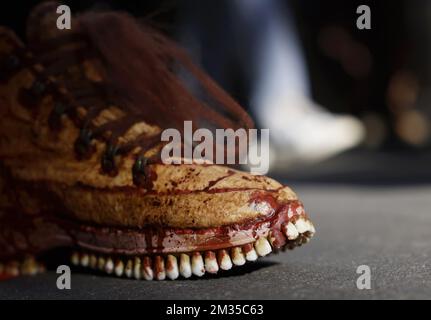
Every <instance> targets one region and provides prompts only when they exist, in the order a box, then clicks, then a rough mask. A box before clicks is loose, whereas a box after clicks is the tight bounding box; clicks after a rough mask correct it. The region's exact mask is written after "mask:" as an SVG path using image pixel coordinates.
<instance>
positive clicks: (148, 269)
mask: <svg viewBox="0 0 431 320" xmlns="http://www.w3.org/2000/svg"><path fill="white" fill-rule="evenodd" d="M142 275H143V277H144V279H145V280H153V279H154V272H153V268H152V266H151V258H150V257H144V260H143V261H142Z"/></svg>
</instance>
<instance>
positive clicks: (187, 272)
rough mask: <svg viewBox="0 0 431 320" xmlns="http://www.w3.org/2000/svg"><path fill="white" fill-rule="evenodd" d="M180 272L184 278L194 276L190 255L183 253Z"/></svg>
mask: <svg viewBox="0 0 431 320" xmlns="http://www.w3.org/2000/svg"><path fill="white" fill-rule="evenodd" d="M180 274H181V275H182V276H183V277H184V278H190V277H191V276H192V266H191V265H190V257H189V255H188V254H185V253H182V254H181V256H180Z"/></svg>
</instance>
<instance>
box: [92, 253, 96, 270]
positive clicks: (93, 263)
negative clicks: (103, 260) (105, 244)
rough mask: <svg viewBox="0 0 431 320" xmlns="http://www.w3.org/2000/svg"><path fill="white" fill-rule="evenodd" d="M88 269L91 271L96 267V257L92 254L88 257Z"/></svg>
mask: <svg viewBox="0 0 431 320" xmlns="http://www.w3.org/2000/svg"><path fill="white" fill-rule="evenodd" d="M90 267H91V268H93V269H95V268H96V267H97V257H96V256H95V255H94V254H92V255H91V256H90Z"/></svg>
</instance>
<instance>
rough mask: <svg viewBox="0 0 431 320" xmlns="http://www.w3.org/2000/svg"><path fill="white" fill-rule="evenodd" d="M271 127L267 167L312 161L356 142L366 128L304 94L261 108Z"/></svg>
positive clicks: (264, 123)
mask: <svg viewBox="0 0 431 320" xmlns="http://www.w3.org/2000/svg"><path fill="white" fill-rule="evenodd" d="M260 110H261V112H260V115H258V116H260V120H261V124H262V128H269V129H270V146H269V150H270V170H272V171H278V170H280V169H285V168H286V167H288V166H291V165H294V164H298V163H314V162H318V161H321V160H324V159H327V158H329V157H332V156H334V155H336V154H338V153H341V152H343V151H345V150H347V149H350V148H353V147H355V146H357V145H359V144H360V143H361V142H362V140H363V138H364V136H365V129H364V126H363V125H362V123H361V122H360V121H359V120H358V119H356V118H355V117H353V116H349V115H335V114H332V113H330V112H328V111H326V110H324V109H323V108H322V107H320V106H319V105H316V104H315V103H313V102H311V101H310V100H308V99H307V98H305V97H290V98H289V99H287V100H286V99H282V101H280V100H279V101H277V102H274V103H272V104H271V105H267V106H265V107H264V108H261V109H260Z"/></svg>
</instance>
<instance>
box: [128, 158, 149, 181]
mask: <svg viewBox="0 0 431 320" xmlns="http://www.w3.org/2000/svg"><path fill="white" fill-rule="evenodd" d="M147 163H148V158H146V157H144V156H139V157H138V158H137V159H136V161H135V163H134V164H133V168H132V176H133V183H134V184H135V185H136V186H143V185H144V184H145V181H146V178H147V177H146V173H145V167H146V165H147Z"/></svg>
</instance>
